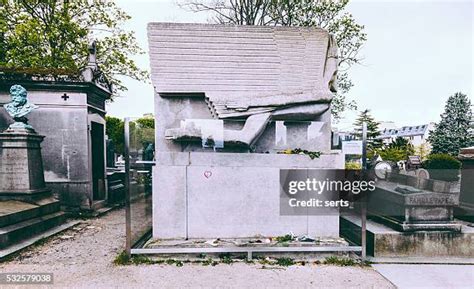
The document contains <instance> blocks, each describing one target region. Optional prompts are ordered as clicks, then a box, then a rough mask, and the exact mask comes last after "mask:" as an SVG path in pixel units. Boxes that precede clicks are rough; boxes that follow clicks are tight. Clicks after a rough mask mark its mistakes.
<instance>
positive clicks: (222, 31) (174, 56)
mask: <svg viewBox="0 0 474 289" xmlns="http://www.w3.org/2000/svg"><path fill="white" fill-rule="evenodd" d="M257 35H260V36H261V37H257ZM148 36H149V44H150V50H151V53H150V62H151V66H152V80H153V83H154V84H155V89H156V92H157V94H158V96H157V97H159V98H162V99H163V101H159V102H157V106H158V105H159V108H157V110H156V115H157V116H158V118H161V117H162V118H163V121H164V122H163V123H162V122H161V121H160V120H159V121H158V122H157V123H158V124H159V125H162V124H163V125H164V127H163V128H161V129H159V130H158V131H157V134H159V135H160V136H163V135H166V138H168V139H174V140H177V141H185V142H188V143H189V142H190V141H191V140H196V141H198V140H200V139H201V136H200V135H199V132H196V131H190V130H189V129H185V128H182V127H181V128H178V127H176V124H177V121H181V120H185V119H197V118H204V119H206V118H207V119H208V118H211V119H212V118H217V119H230V118H231V119H233V120H235V119H239V120H243V121H246V122H247V123H246V124H245V125H243V126H242V127H241V130H235V129H232V130H228V129H227V128H226V130H225V131H224V136H225V137H224V144H229V145H235V144H238V145H240V146H244V147H252V146H253V145H255V144H256V143H257V142H258V140H259V137H260V136H261V135H262V133H263V132H264V131H265V128H266V126H267V123H268V122H269V121H272V120H282V121H316V120H318V118H320V117H321V116H322V115H324V114H326V113H329V106H330V105H329V103H330V102H331V100H332V97H333V94H332V92H331V91H332V90H334V81H335V75H336V68H337V61H336V58H335V55H336V54H337V48H336V46H335V43H334V40H333V38H332V36H331V35H329V34H328V33H327V32H326V31H324V30H322V29H317V28H302V27H256V26H253V27H249V26H223V25H202V24H174V23H151V24H150V25H149V27H148ZM235 41H237V42H235ZM234 42H235V43H236V44H237V43H239V45H236V46H232V48H231V47H230V46H229V44H230V43H234ZM295 67H298V69H295ZM177 99H179V100H185V101H189V102H193V103H194V102H196V100H200V101H202V102H204V104H206V106H205V107H202V106H199V107H198V106H197V105H192V106H191V107H189V108H187V109H186V110H185V111H183V110H182V109H183V107H179V109H178V111H176V112H175V113H173V110H174V109H173V106H175V105H177V104H178V103H177V102H178V100H177ZM188 99H190V100H188ZM191 99H192V100H191ZM189 104H191V103H189ZM203 108H204V109H205V110H207V113H204V115H202V114H201V112H202V109H203ZM195 110H196V111H195ZM176 113H177V114H178V115H176ZM181 115H182V116H181ZM166 119H167V120H166ZM167 123H169V124H170V125H168V124H167ZM167 130H168V131H167ZM329 137H330V128H329V130H327V129H325V130H324V134H321V138H322V139H324V141H325V142H326V143H329ZM257 145H258V144H257ZM323 149H325V150H328V149H329V147H328V146H327V145H325V146H324V147H323ZM268 150H271V148H267V149H266V150H265V151H268Z"/></svg>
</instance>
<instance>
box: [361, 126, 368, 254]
mask: <svg viewBox="0 0 474 289" xmlns="http://www.w3.org/2000/svg"><path fill="white" fill-rule="evenodd" d="M366 173H367V123H366V122H363V123H362V176H363V178H364V179H365V177H366ZM361 201H362V202H361V207H360V213H361V216H360V220H361V224H360V226H361V247H362V253H361V257H362V261H365V260H366V257H367V231H366V230H367V207H366V201H367V199H366V195H365V194H364V196H362V198H361Z"/></svg>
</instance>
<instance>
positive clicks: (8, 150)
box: [0, 129, 50, 200]
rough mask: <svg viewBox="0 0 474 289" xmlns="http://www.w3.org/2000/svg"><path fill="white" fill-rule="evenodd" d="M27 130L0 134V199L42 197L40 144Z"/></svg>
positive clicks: (44, 188) (35, 134) (42, 179)
mask: <svg viewBox="0 0 474 289" xmlns="http://www.w3.org/2000/svg"><path fill="white" fill-rule="evenodd" d="M43 138H44V137H43V136H41V135H38V134H37V133H36V132H34V131H33V130H31V129H8V130H6V131H5V132H3V133H0V200H12V199H15V200H31V199H34V198H38V197H43V196H46V195H48V194H49V193H50V190H49V189H47V188H46V186H45V182H44V173H43V162H42V158H41V146H40V144H41V142H42V141H43Z"/></svg>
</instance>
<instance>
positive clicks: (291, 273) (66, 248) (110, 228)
mask: <svg viewBox="0 0 474 289" xmlns="http://www.w3.org/2000/svg"><path fill="white" fill-rule="evenodd" d="M124 226H125V225H124V210H123V209H120V210H115V211H112V212H110V213H108V214H107V215H105V216H102V217H100V218H96V219H91V220H87V221H85V222H84V223H82V224H80V225H78V226H76V227H74V228H72V229H69V230H67V231H65V232H63V233H61V234H59V235H56V236H54V237H53V238H51V239H49V240H48V241H46V242H45V243H44V244H41V245H36V246H35V247H33V248H31V249H29V250H27V251H24V252H23V253H21V254H20V255H18V256H16V257H15V258H13V259H11V260H10V261H7V262H4V263H0V272H2V273H7V272H8V273H17V272H23V273H26V272H37V273H47V272H52V273H54V286H50V287H53V288H190V287H192V288H285V289H289V288H309V287H313V288H395V287H394V286H393V285H392V284H391V283H390V282H388V281H387V280H386V279H385V278H384V277H382V276H381V275H380V274H379V273H377V272H376V271H375V270H374V269H372V268H370V267H337V266H327V265H306V266H290V267H284V268H272V269H262V265H260V264H245V263H233V264H231V265H227V264H219V265H217V266H203V265H200V264H184V266H183V267H177V266H175V265H164V264H156V265H127V266H116V265H114V264H113V260H114V258H115V257H116V256H117V255H118V254H119V252H121V251H122V250H123V243H124V238H125V236H124ZM0 287H1V288H13V287H12V286H5V285H3V286H2V285H0ZM18 288H28V287H27V286H25V285H22V286H18ZM31 288H48V286H38V285H36V286H34V287H33V286H31Z"/></svg>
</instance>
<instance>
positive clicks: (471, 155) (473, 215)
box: [454, 147, 474, 222]
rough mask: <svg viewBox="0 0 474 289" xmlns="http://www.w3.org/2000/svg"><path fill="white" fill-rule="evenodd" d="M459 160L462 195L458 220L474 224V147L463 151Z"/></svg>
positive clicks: (457, 211) (457, 209)
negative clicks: (460, 163) (460, 164)
mask: <svg viewBox="0 0 474 289" xmlns="http://www.w3.org/2000/svg"><path fill="white" fill-rule="evenodd" d="M459 160H460V161H461V162H462V169H461V195H460V196H459V207H458V208H456V210H455V212H454V213H455V216H456V218H459V219H463V220H467V221H471V222H474V147H469V148H464V149H461V152H460V154H459Z"/></svg>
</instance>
